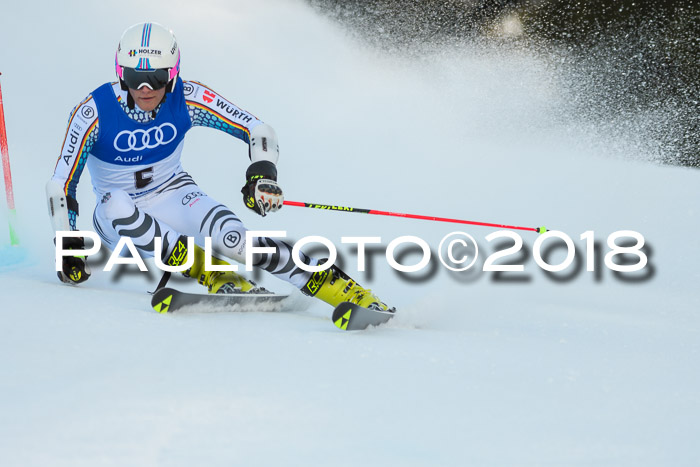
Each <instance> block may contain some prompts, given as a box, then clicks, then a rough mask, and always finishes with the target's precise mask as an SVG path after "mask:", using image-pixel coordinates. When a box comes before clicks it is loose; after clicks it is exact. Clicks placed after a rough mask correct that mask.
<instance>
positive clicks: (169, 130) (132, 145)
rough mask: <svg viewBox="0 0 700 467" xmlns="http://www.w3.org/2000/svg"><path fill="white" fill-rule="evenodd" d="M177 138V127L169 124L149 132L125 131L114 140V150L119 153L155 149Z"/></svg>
mask: <svg viewBox="0 0 700 467" xmlns="http://www.w3.org/2000/svg"><path fill="white" fill-rule="evenodd" d="M176 136H177V129H176V128H175V125H173V124H172V123H167V122H166V123H163V124H162V125H160V126H155V127H153V128H149V129H148V130H134V131H129V130H124V131H121V132H119V134H118V135H117V137H116V138H114V149H116V150H117V151H119V152H129V151H143V150H144V149H153V148H157V147H158V146H161V145H165V144H169V143H171V142H173V141H174V140H175V137H176Z"/></svg>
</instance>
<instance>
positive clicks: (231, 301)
mask: <svg viewBox="0 0 700 467" xmlns="http://www.w3.org/2000/svg"><path fill="white" fill-rule="evenodd" d="M286 298H288V295H277V294H273V293H241V294H208V295H205V294H198V293H187V292H180V291H179V290H176V289H171V288H169V287H165V288H161V289H158V290H156V291H155V293H154V294H153V296H152V297H151V306H152V307H153V309H154V310H155V311H157V312H158V313H172V312H178V311H183V310H185V309H188V308H189V309H191V310H193V311H197V310H202V311H281V310H282V309H283V308H284V300H285V299H286Z"/></svg>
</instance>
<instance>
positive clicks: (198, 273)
mask: <svg viewBox="0 0 700 467" xmlns="http://www.w3.org/2000/svg"><path fill="white" fill-rule="evenodd" d="M211 263H212V264H213V265H219V266H220V265H228V264H229V263H227V262H226V261H224V260H221V259H219V258H215V257H212V259H211ZM182 274H183V275H184V276H185V277H192V278H194V279H197V282H199V283H200V284H202V285H203V286H205V287H206V288H207V290H208V291H209V293H213V294H240V293H269V292H268V291H267V290H266V289H264V288H263V287H258V286H257V285H256V284H255V283H254V282H252V281H249V280H248V279H246V278H245V277H243V276H241V275H240V274H237V273H235V272H233V271H205V270H204V250H203V249H202V248H200V247H199V246H198V245H195V246H194V264H193V265H192V267H191V268H189V269H188V270H186V271H184V272H183V273H182Z"/></svg>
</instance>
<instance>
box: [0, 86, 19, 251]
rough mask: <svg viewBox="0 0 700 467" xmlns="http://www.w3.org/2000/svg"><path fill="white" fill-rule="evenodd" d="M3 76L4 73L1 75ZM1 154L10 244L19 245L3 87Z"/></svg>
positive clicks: (0, 103)
mask: <svg viewBox="0 0 700 467" xmlns="http://www.w3.org/2000/svg"><path fill="white" fill-rule="evenodd" d="M0 75H2V73H0ZM0 154H2V172H3V174H4V175H5V197H6V198H7V209H8V210H9V220H8V223H9V225H10V243H11V244H12V245H19V237H18V236H17V231H16V230H15V220H16V218H17V214H16V213H15V195H14V193H13V191H12V173H11V172H10V154H9V151H8V150H7V131H6V130H5V110H4V107H3V104H2V87H0Z"/></svg>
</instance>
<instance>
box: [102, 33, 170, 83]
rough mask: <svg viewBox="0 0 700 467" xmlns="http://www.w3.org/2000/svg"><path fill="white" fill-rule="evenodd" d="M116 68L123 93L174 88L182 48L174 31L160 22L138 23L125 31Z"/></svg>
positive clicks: (116, 60)
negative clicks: (146, 87)
mask: <svg viewBox="0 0 700 467" xmlns="http://www.w3.org/2000/svg"><path fill="white" fill-rule="evenodd" d="M115 66H116V69H117V76H118V77H119V83H120V84H121V86H122V89H123V90H125V91H126V90H127V89H128V88H131V89H140V88H141V87H143V86H148V87H149V88H151V89H154V90H155V89H161V88H163V87H165V86H167V88H166V90H167V92H172V91H173V89H175V84H176V81H177V76H178V74H179V73H180V49H179V47H178V46H177V40H176V39H175V35H174V34H173V32H172V31H170V30H169V29H167V28H166V27H164V26H162V25H160V24H158V23H139V24H135V25H133V26H131V27H130V28H129V29H127V30H126V31H124V34H122V38H121V40H120V41H119V47H118V48H117V54H116V57H115Z"/></svg>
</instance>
